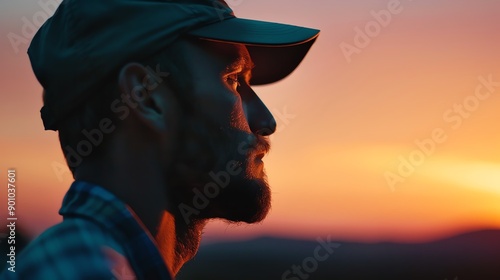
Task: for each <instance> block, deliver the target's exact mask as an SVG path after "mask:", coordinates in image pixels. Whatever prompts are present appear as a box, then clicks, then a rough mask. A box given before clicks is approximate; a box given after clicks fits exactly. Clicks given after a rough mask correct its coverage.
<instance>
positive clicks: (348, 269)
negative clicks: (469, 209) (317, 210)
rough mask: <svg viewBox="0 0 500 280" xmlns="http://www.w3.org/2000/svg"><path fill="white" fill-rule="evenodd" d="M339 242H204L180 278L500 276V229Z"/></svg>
mask: <svg viewBox="0 0 500 280" xmlns="http://www.w3.org/2000/svg"><path fill="white" fill-rule="evenodd" d="M336 243H338V244H339V245H340V246H338V248H334V247H333V245H332V247H331V248H330V249H331V250H332V252H331V254H328V252H327V251H326V249H324V248H323V247H321V245H320V243H319V242H318V241H314V240H313V241H304V240H289V239H280V238H273V237H263V238H258V239H254V240H250V241H242V242H225V243H218V244H209V245H204V246H201V248H200V250H199V252H198V254H197V256H196V257H195V259H194V260H192V261H191V262H189V263H188V264H186V265H185V266H184V268H183V269H182V270H181V272H180V274H179V275H178V277H177V279H178V280H201V279H203V280H226V279H227V280H229V279H231V280H267V279H269V280H271V279H274V280H280V279H288V280H304V279H308V280H315V279H321V280H332V279H356V280H358V279H370V280H378V279H380V280H392V279H398V280H411V279H419V280H420V279H422V280H433V279H435V280H445V279H446V280H465V279H471V280H500V231H498V230H484V231H477V232H471V233H467V234H461V235H458V236H455V237H451V238H446V239H442V240H438V241H434V242H428V243H420V244H398V243H389V242H384V243H374V244H368V243H355V242H343V241H337V242H336ZM318 246H319V249H317V248H318ZM315 251H317V252H316V257H315ZM319 259H325V260H323V261H321V260H319ZM292 265H296V266H300V268H299V269H298V268H297V267H296V269H298V270H295V271H294V270H293V268H292ZM288 270H289V272H288V273H286V272H287V271H288Z"/></svg>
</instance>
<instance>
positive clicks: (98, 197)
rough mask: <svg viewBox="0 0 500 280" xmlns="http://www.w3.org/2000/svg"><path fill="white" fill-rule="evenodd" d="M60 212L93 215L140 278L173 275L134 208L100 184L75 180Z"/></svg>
mask: <svg viewBox="0 0 500 280" xmlns="http://www.w3.org/2000/svg"><path fill="white" fill-rule="evenodd" d="M59 214H60V215H62V216H63V218H68V217H81V218H85V219H89V220H91V221H93V222H95V223H97V224H99V225H100V226H102V227H103V228H105V229H106V230H107V231H108V232H110V233H111V235H112V236H113V237H114V238H116V240H117V242H118V243H119V244H121V245H122V246H123V248H124V251H125V255H126V257H127V259H128V260H129V262H130V264H131V265H132V267H133V269H134V272H135V273H136V275H137V277H138V278H139V279H171V277H170V273H169V271H168V269H167V267H166V265H165V263H164V261H163V258H162V256H161V254H160V252H159V251H158V247H157V246H156V243H155V241H154V239H153V238H152V237H151V235H150V234H149V232H148V231H147V229H146V228H145V227H144V226H143V225H142V223H141V222H140V221H138V219H137V218H136V216H135V214H134V212H133V211H132V209H130V208H129V207H128V206H127V205H126V204H125V203H124V202H122V201H121V200H119V199H118V198H117V197H116V196H115V195H114V194H112V193H111V192H109V191H107V190H106V189H104V188H103V187H100V186H98V185H95V184H92V183H88V182H83V181H75V182H74V183H73V184H72V185H71V187H70V189H69V190H68V192H67V193H66V195H65V197H64V200H63V203H62V207H61V209H60V210H59Z"/></svg>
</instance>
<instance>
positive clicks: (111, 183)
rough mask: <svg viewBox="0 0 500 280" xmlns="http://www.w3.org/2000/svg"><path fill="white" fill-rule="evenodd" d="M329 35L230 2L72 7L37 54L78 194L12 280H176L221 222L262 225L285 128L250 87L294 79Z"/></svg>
mask: <svg viewBox="0 0 500 280" xmlns="http://www.w3.org/2000/svg"><path fill="white" fill-rule="evenodd" d="M318 34H319V31H318V30H315V29H310V28H304V27H297V26H291V25H284V24H277V23H269V22H261V21H253V20H246V19H240V18H236V17H235V16H234V14H233V12H232V10H231V9H230V8H229V6H228V5H227V4H226V3H225V2H224V1H222V0H221V1H214V0H189V1H165V0H110V1H102V0H64V1H63V2H62V4H61V6H60V7H59V8H58V10H57V11H56V13H55V14H54V16H53V17H52V18H50V19H49V20H48V21H47V22H46V23H45V24H44V25H43V26H42V27H41V29H40V30H39V31H38V33H37V34H36V35H35V37H34V39H33V41H32V43H31V45H30V48H29V50H28V53H29V56H30V60H31V63H32V67H33V70H34V72H35V75H36V77H37V79H38V80H39V82H40V83H41V85H42V86H43V89H44V94H43V95H44V96H43V100H44V106H43V108H42V110H41V115H42V120H43V123H44V126H45V129H47V130H55V131H58V132H59V140H60V144H61V148H62V150H63V152H64V155H65V157H66V161H67V163H68V166H69V167H70V169H71V171H72V173H73V177H74V178H75V182H74V183H73V184H72V185H71V187H70V189H69V190H68V192H67V193H66V195H65V198H64V201H63V203H62V207H61V209H60V211H59V213H60V214H61V215H62V216H63V222H61V223H59V224H57V225H55V226H53V227H51V228H49V229H48V230H46V231H45V232H44V233H42V234H41V235H40V236H39V237H37V238H36V239H35V240H34V241H33V242H32V243H31V244H30V245H29V246H28V247H26V248H25V250H24V251H23V252H22V253H21V255H20V256H19V257H18V263H19V265H18V267H17V271H16V272H15V273H11V272H8V271H4V273H3V277H5V278H6V279H51V280H55V279H106V280H109V279H116V278H118V279H120V278H119V277H120V276H119V275H120V274H126V275H127V277H131V278H130V279H173V277H175V275H176V274H177V273H178V271H179V269H180V268H181V267H182V265H183V264H184V263H185V262H187V261H188V260H189V259H191V258H192V257H193V256H194V255H195V254H196V251H197V249H198V246H199V243H200V240H201V233H202V230H203V227H204V226H205V224H206V223H207V222H208V221H209V220H210V219H215V218H221V219H225V220H228V221H230V222H245V223H255V222H259V221H262V220H263V219H264V218H265V217H266V215H267V213H268V211H269V209H270V202H271V191H270V188H269V186H268V184H267V181H266V175H265V172H264V164H263V161H262V158H263V157H264V156H265V155H266V153H267V152H268V151H269V148H270V144H269V142H268V139H267V136H269V135H271V134H272V133H273V132H274V131H275V130H276V122H275V120H274V118H273V116H272V114H271V113H270V112H269V110H268V109H267V108H266V106H265V105H264V103H263V102H262V101H261V100H260V99H259V97H258V96H257V95H256V93H255V92H254V91H253V90H252V87H251V86H253V85H263V84H269V83H272V82H276V81H278V80H281V79H282V78H284V77H286V76H287V75H288V74H290V73H291V72H292V71H293V70H294V69H295V68H296V67H297V66H298V65H299V63H300V62H301V61H302V59H303V58H304V56H305V55H306V53H307V52H308V50H309V48H310V47H311V45H312V44H313V43H314V41H315V39H316V38H317V36H318Z"/></svg>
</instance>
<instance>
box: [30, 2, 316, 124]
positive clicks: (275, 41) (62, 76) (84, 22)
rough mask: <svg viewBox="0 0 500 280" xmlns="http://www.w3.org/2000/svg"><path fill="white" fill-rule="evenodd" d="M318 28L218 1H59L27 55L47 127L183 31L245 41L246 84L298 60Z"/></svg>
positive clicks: (279, 74)
mask: <svg viewBox="0 0 500 280" xmlns="http://www.w3.org/2000/svg"><path fill="white" fill-rule="evenodd" d="M318 35H319V30H317V29H312V28H306V27H299V26H293V25H288V24H280V23H273V22H264V21H257V20H250V19H242V18H237V17H236V16H235V15H234V13H233V11H232V10H231V8H230V7H229V6H228V5H227V3H226V2H224V1H223V0H184V1H182V0H177V1H175V0H174V1H169V0H105V1H103V0H64V1H63V2H62V3H61V4H60V5H59V7H58V9H57V10H56V12H55V13H54V15H53V16H52V17H51V18H49V19H48V20H47V21H46V22H45V23H44V24H43V25H42V26H41V28H40V29H39V30H38V32H37V33H36V34H35V36H34V38H33V40H32V42H31V44H30V46H29V48H28V55H29V58H30V61H31V65H32V68H33V71H34V73H35V76H36V77H37V79H38V81H39V82H40V84H41V85H42V86H43V88H44V105H43V107H42V109H41V111H40V112H41V117H42V120H43V124H44V127H45V129H46V130H57V129H58V124H59V123H60V121H61V120H64V119H65V118H67V117H68V115H69V114H70V113H71V112H72V111H74V109H76V108H77V107H78V106H79V105H80V104H82V103H83V102H84V101H85V100H86V98H88V97H89V96H90V95H92V94H93V92H95V91H96V90H97V89H98V88H99V87H100V86H102V84H103V82H104V81H105V80H106V79H108V78H109V76H110V75H111V74H112V73H113V72H115V71H117V70H118V69H120V67H122V66H123V65H125V64H126V63H128V62H133V61H138V60H139V61H140V60H142V59H147V58H148V57H149V56H151V55H153V54H155V53H158V52H160V51H162V50H164V49H165V48H167V47H168V46H169V45H170V44H172V42H174V41H175V40H177V39H178V38H180V37H181V36H193V37H197V38H200V39H204V40H213V41H219V42H226V43H238V44H245V45H246V46H247V48H248V51H249V53H250V56H251V58H252V60H253V62H254V64H255V68H254V69H253V70H252V79H251V81H250V83H251V84H252V85H264V84H269V83H273V82H276V81H279V80H281V79H283V78H284V77H286V76H287V75H289V74H290V73H291V72H292V71H293V70H294V69H295V68H296V67H297V66H298V65H299V64H300V62H301V61H302V59H303V58H304V56H305V55H306V54H307V52H308V51H309V49H310V47H311V46H312V44H313V43H314V41H315V40H316V38H317V36H318Z"/></svg>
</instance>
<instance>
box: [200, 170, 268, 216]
mask: <svg viewBox="0 0 500 280" xmlns="http://www.w3.org/2000/svg"><path fill="white" fill-rule="evenodd" d="M234 179H235V180H233V182H231V183H230V184H229V185H228V186H227V187H226V188H225V189H224V190H223V191H222V192H221V193H220V195H219V197H217V198H216V199H215V200H214V201H213V204H212V206H213V207H210V209H207V210H209V211H210V212H212V213H211V216H212V217H211V218H222V219H225V220H228V221H230V222H245V223H249V224H252V223H258V222H261V221H262V220H264V219H265V218H266V216H267V214H268V213H269V210H270V208H271V191H270V188H269V186H268V183H267V181H266V179H265V177H264V178H262V179H255V178H254V179H247V178H238V179H237V178H234ZM207 214H208V213H207ZM209 215H210V214H209Z"/></svg>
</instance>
